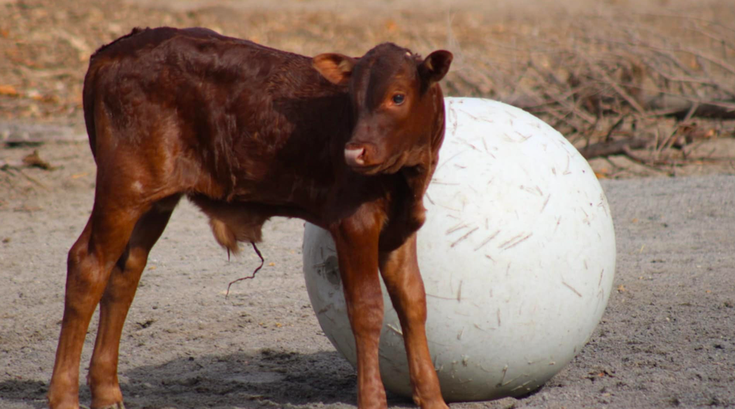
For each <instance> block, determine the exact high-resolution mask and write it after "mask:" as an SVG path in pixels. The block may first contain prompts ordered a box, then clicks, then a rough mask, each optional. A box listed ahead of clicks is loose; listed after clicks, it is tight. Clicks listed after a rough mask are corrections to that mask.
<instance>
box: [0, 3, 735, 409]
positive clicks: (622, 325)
mask: <svg viewBox="0 0 735 409" xmlns="http://www.w3.org/2000/svg"><path fill="white" fill-rule="evenodd" d="M98 3H99V4H98ZM166 3H167V2H163V1H143V0H135V1H130V2H126V3H122V2H118V1H110V2H92V1H87V0H73V1H67V0H60V1H57V2H50V1H12V0H11V1H9V0H0V52H1V53H3V55H4V56H5V57H6V58H4V59H3V58H2V57H0V139H2V141H4V142H8V141H13V142H12V143H6V144H5V145H4V146H3V147H0V284H1V285H0V408H8V409H21V408H23V409H26V408H42V407H44V406H45V393H46V391H47V388H48V381H49V378H50V375H51V369H52V365H53V358H54V353H55V348H56V342H57V337H58V333H59V329H60V320H61V316H62V307H63V288H64V280H65V261H66V252H67V251H68V249H69V247H70V246H71V244H72V243H73V242H74V241H75V240H76V238H77V236H78V234H79V233H80V232H81V230H82V228H83V226H84V223H85V222H86V218H87V217H88V214H89V210H90V209H91V204H92V199H93V188H94V175H95V170H94V162H93V161H92V158H91V155H90V153H89V148H88V145H87V142H86V137H85V135H84V130H83V127H82V125H81V124H82V123H81V111H80V106H79V104H80V93H81V78H82V76H83V74H84V69H85V65H86V60H85V59H86V58H87V57H88V55H89V53H90V52H92V51H93V50H94V49H95V48H96V47H97V46H99V45H101V44H102V43H104V42H107V41H109V40H111V39H112V38H114V37H116V36H118V35H121V34H124V33H127V32H128V31H129V30H130V28H131V27H132V26H136V25H138V26H145V25H150V26H155V25H161V24H168V25H180V26H184V25H203V26H209V27H212V28H215V29H218V30H220V31H223V32H225V33H227V34H230V35H239V36H246V34H247V36H248V37H250V38H255V39H256V40H259V41H260V42H263V43H265V44H268V45H273V46H277V47H279V48H286V49H290V50H294V51H297V52H301V53H304V54H313V53H315V52H319V51H326V50H337V51H343V52H351V51H354V52H355V53H360V52H362V51H364V49H362V48H361V47H362V45H363V44H364V43H366V42H367V43H377V42H379V41H383V40H391V41H399V40H401V39H404V40H410V39H414V40H415V37H412V34H411V33H416V32H426V33H427V38H428V40H427V41H428V43H423V44H414V45H413V46H414V47H415V48H420V49H421V51H422V52H426V51H429V48H431V47H435V46H445V45H446V44H450V45H452V44H454V46H455V47H457V46H459V45H462V46H463V47H464V49H465V50H467V49H470V48H471V45H470V44H467V45H465V44H464V43H463V41H464V38H465V37H463V36H464V35H466V33H465V32H463V31H462V30H461V29H458V28H455V35H456V37H455V38H454V39H452V38H449V36H448V35H447V29H446V27H447V25H450V26H452V27H456V21H461V22H469V23H471V24H475V25H474V26H472V27H473V29H474V30H483V29H485V28H487V27H490V26H491V24H490V23H492V24H495V25H494V26H492V27H490V28H487V30H489V31H488V33H490V34H488V36H489V35H491V34H492V33H495V35H497V36H500V37H499V38H500V39H501V40H502V39H503V38H505V37H502V36H503V35H505V34H504V33H506V31H507V26H508V25H509V24H510V23H511V22H515V23H517V24H518V25H519V26H523V27H526V28H528V29H529V30H531V29H533V27H534V24H538V25H539V26H540V27H546V26H548V24H549V23H548V22H543V18H542V17H541V16H543V15H550V16H555V18H556V23H557V24H562V25H563V24H565V22H569V21H572V20H574V19H575V18H583V17H584V16H589V15H590V14H595V13H598V12H600V10H613V11H615V12H631V13H632V12H636V13H654V12H655V13H657V14H670V15H676V14H678V13H689V15H691V14H692V13H696V15H697V16H699V18H702V19H708V20H713V19H714V20H718V19H720V21H722V22H726V21H728V20H727V19H728V16H730V15H732V14H733V10H731V9H730V8H728V7H727V5H728V4H730V3H728V2H727V1H726V0H723V1H714V0H713V1H700V2H697V3H696V4H697V5H696V7H695V6H692V4H694V3H693V2H686V1H675V0H650V1H643V2H632V1H630V2H629V1H626V0H609V1H602V2H594V7H591V6H589V3H588V2H584V1H582V0H578V1H576V0H565V1H562V2H558V3H559V4H555V5H553V6H552V5H550V4H548V2H544V1H541V0H538V1H522V2H512V1H499V2H497V4H495V5H493V7H491V6H489V5H487V4H485V2H481V1H479V0H476V1H474V0H463V1H458V2H450V1H448V0H444V1H440V2H428V1H421V0H395V1H389V0H381V1H380V2H375V3H371V4H372V5H363V6H361V7H362V8H360V7H355V6H353V5H352V3H350V2H344V1H338V0H319V1H316V0H311V1H310V0H301V1H299V0H288V1H283V2H281V3H279V7H275V6H274V5H273V4H275V3H267V4H270V5H268V6H259V5H258V4H257V3H260V2H255V1H249V0H241V1H235V0H231V1H223V2H212V1H182V2H172V3H170V4H168V5H167V4H166ZM171 4H173V6H171ZM730 7H731V4H730ZM3 8H4V10H5V11H6V13H5V14H4V15H3V13H2V11H1V10H2V9H3ZM417 9H419V10H418V11H417ZM366 10H367V11H369V15H361V14H360V13H365V12H366ZM452 13H456V14H452ZM728 13H730V14H728ZM325 15H326V17H324V16H325ZM473 15H474V16H475V17H473ZM477 16H481V17H477ZM473 18H476V21H475V20H473ZM325 19H326V20H329V21H332V22H333V23H332V24H324V20H325ZM422 19H423V20H422ZM452 19H455V20H452ZM483 19H484V20H483ZM358 20H359V21H360V22H361V23H362V25H359V26H358V25H355V21H358ZM304 21H306V22H307V24H303V22H304ZM419 21H424V22H425V23H426V25H425V26H422V25H420V24H418V23H417V22H419ZM451 21H454V23H452V22H451ZM473 21H475V22H474V23H473ZM308 22H313V24H309V23H308ZM480 22H484V23H487V24H489V25H488V26H487V27H485V26H482V25H481V24H480ZM296 23H299V24H296ZM407 23H411V24H407ZM413 23H417V24H413ZM524 24H525V26H524ZM504 27H505V28H504ZM468 30H469V29H468ZM503 30H506V31H503ZM519 30H520V29H519ZM524 30H525V28H524ZM521 31H522V30H521ZM463 33H464V34H463ZM495 38H496V39H497V38H498V37H495ZM506 39H507V38H506ZM458 62H459V63H460V64H459V65H458V66H457V67H458V68H460V67H462V65H461V59H460V60H459V61H458ZM449 80H452V79H451V78H450V79H449ZM454 81H456V82H457V83H460V82H461V81H460V80H459V79H457V78H455V79H454ZM3 87H4V88H3ZM8 87H9V88H8ZM459 89H460V88H457V90H459ZM455 95H457V94H455ZM728 129H730V128H728V126H727V125H724V126H722V128H721V132H720V133H719V137H718V138H716V140H714V139H713V140H708V141H705V142H704V143H702V144H700V145H699V147H698V149H706V150H707V152H714V153H715V157H716V159H717V160H702V161H693V162H690V163H687V164H682V163H679V164H672V165H671V166H670V167H661V166H648V165H644V164H641V163H637V162H634V161H631V160H630V159H629V158H627V157H625V156H616V157H611V158H608V159H595V160H593V161H592V164H593V166H594V167H595V170H596V171H597V172H598V174H600V175H601V176H605V175H607V176H608V177H610V178H622V179H621V180H602V181H601V183H602V184H603V187H604V189H605V191H606V194H607V197H608V200H609V202H610V207H611V209H612V212H613V219H614V222H615V227H616V234H617V243H618V265H617V272H616V278H615V289H616V291H614V292H613V294H612V296H611V299H610V302H609V305H608V309H607V311H606V314H605V315H604V317H603V320H602V322H601V323H600V325H599V326H598V328H597V330H596V331H595V333H594V334H593V336H592V338H591V340H590V342H589V343H588V344H587V346H586V347H585V348H584V349H583V350H582V351H581V352H580V354H579V355H578V356H577V357H576V358H575V359H574V361H573V362H572V363H571V364H570V365H569V366H567V367H566V368H565V369H564V370H562V371H561V372H560V373H559V374H558V375H557V376H555V377H554V378H553V379H552V380H551V381H550V382H549V383H548V384H547V385H546V386H545V387H544V388H542V389H541V390H540V391H539V392H538V393H536V394H534V395H531V396H529V397H526V398H523V399H512V398H507V399H501V400H498V401H492V402H472V403H453V404H451V405H450V406H451V407H452V408H453V409H460V408H462V409H465V408H466V409H478V408H524V407H529V408H530V407H537V408H581V407H590V408H598V407H599V408H602V407H607V408H662V407H710V406H714V407H735V272H734V271H733V266H734V265H735V252H734V251H733V244H734V243H735V233H733V231H734V228H735V212H733V211H732V209H733V207H734V206H735V176H733V174H734V173H735V167H733V165H732V163H733V160H734V159H733V158H734V157H735V154H733V152H735V138H733V136H732V133H731V132H730V131H728ZM23 140H24V141H25V142H22V141H23ZM34 150H37V151H38V157H39V158H40V159H42V161H45V162H46V163H47V164H48V165H49V166H50V168H49V169H41V168H39V167H28V166H26V165H24V164H23V158H24V157H27V156H28V155H29V154H31V153H33V151H34ZM710 158H712V155H710ZM36 164H41V165H42V163H41V162H40V161H36ZM613 166H614V167H615V171H614V172H612V171H610V169H609V168H611V167H613ZM605 169H608V170H607V171H605ZM672 174H673V175H676V176H677V177H648V176H669V175H672ZM681 175H700V176H689V177H678V176H681ZM640 176H647V177H646V178H641V177H640ZM302 232H303V222H301V221H299V220H286V219H277V220H273V221H271V222H269V223H268V224H267V225H266V231H265V240H264V243H263V245H262V246H260V249H261V251H262V252H263V255H264V256H265V258H266V265H265V267H264V269H263V270H262V271H261V273H259V275H258V278H257V279H256V280H249V281H245V282H240V283H238V284H236V285H234V286H233V289H232V291H231V292H230V295H229V297H227V298H225V290H226V288H227V284H228V283H229V282H230V281H232V280H234V279H236V278H239V277H242V276H244V275H247V274H249V273H250V272H251V271H252V269H253V268H254V267H256V266H257V264H258V260H257V257H256V256H255V254H251V253H250V252H248V251H245V252H243V255H242V256H240V257H237V258H233V259H232V260H230V261H228V259H227V256H226V254H225V253H224V252H223V251H222V249H221V248H220V247H219V246H218V245H217V244H216V242H215V241H214V239H213V238H211V233H210V231H209V227H208V224H207V222H206V220H205V218H204V217H203V216H202V215H200V214H199V213H198V212H197V211H196V210H195V209H194V208H193V207H192V206H191V205H189V204H188V203H182V204H181V205H180V207H179V208H178V209H177V211H176V212H174V216H173V218H172V221H171V223H170V224H169V226H168V228H167V229H166V231H165V233H164V235H163V237H162V238H161V240H160V241H159V244H158V245H157V246H156V247H155V248H154V250H153V252H152V254H151V257H150V260H149V263H148V266H147V267H146V272H145V274H144V276H143V279H142V282H141V285H140V288H139V290H138V295H137V297H136V300H135V303H134V304H133V307H132V309H131V312H130V315H129V317H128V320H127V325H126V327H125V330H124V333H123V340H122V343H121V347H120V349H121V356H120V368H119V369H120V380H121V383H122V388H123V393H124V394H125V398H126V405H127V407H128V408H203V407H206V408H223V409H224V408H260V407H272V408H312V407H324V408H353V407H355V405H354V402H355V394H356V387H355V380H356V377H355V374H354V370H353V369H352V367H351V366H350V365H349V364H348V363H347V362H346V361H345V360H343V359H342V358H341V357H340V356H339V355H338V353H337V352H335V350H334V348H333V347H332V345H331V344H330V343H329V341H328V340H327V338H326V337H325V335H324V334H323V332H322V331H321V329H320V328H319V325H318V323H317V321H316V318H315V316H314V313H313V311H312V310H311V306H310V303H309V300H308V297H307V294H306V290H305V285H304V279H303V274H302V270H301V238H302ZM95 328H96V323H95V322H94V321H93V323H92V325H91V326H90V333H89V335H88V337H87V343H86V344H85V350H84V355H83V358H82V368H81V370H82V377H84V375H85V374H86V369H87V362H88V361H89V358H90V354H91V347H92V342H93V334H94V329H95ZM81 399H82V403H86V404H88V403H89V393H88V391H87V390H86V388H84V387H82V392H81ZM389 400H390V402H389V403H390V405H391V407H412V404H411V402H408V401H406V400H403V399H401V398H398V397H395V396H390V398H389Z"/></svg>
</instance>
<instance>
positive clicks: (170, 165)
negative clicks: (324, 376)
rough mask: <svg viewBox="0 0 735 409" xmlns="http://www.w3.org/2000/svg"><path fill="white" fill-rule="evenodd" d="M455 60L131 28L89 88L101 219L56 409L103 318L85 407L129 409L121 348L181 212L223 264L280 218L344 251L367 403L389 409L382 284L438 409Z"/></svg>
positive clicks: (74, 267) (64, 338) (72, 404)
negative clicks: (319, 50) (432, 346)
mask: <svg viewBox="0 0 735 409" xmlns="http://www.w3.org/2000/svg"><path fill="white" fill-rule="evenodd" d="M450 64H451V54H450V53H448V52H446V51H436V52H434V53H432V54H431V55H429V56H428V57H427V58H426V59H420V58H419V57H418V56H416V55H414V54H412V53H411V52H410V51H408V50H406V49H404V48H400V47H398V46H396V45H393V44H381V45H379V46H377V47H375V48H374V49H372V50H370V51H369V52H368V53H367V54H365V55H364V56H363V57H361V58H350V57H346V56H343V55H340V54H322V55H319V56H317V57H315V58H309V57H304V56H300V55H295V54H291V53H287V52H283V51H278V50H274V49H271V48H267V47H263V46H260V45H257V44H254V43H251V42H248V41H245V40H240V39H235V38H230V37H224V36H221V35H219V34H217V33H215V32H213V31H210V30H206V29H200V28H195V29H185V30H177V29H173V28H158V29H145V30H139V29H136V30H134V31H133V32H132V33H130V34H129V35H127V36H125V37H122V38H120V39H118V40H116V41H114V42H113V43H111V44H109V45H107V46H104V47H102V48H100V49H99V50H98V51H97V52H96V53H95V54H94V55H93V56H92V58H91V60H90V64H89V70H88V72H87V75H86V77H85V80H84V95H83V97H84V101H83V102H84V118H85V122H86V125H87V132H88V134H89V143H90V148H91V150H92V153H93V155H94V156H95V161H96V163H97V184H96V190H95V203H94V207H93V209H92V215H91V216H90V219H89V222H88V223H87V226H86V227H85V229H84V231H83V233H82V234H81V236H80V237H79V239H78V240H77V242H76V243H75V244H74V246H73V247H72V249H71V250H70V251H69V258H68V267H67V286H66V299H65V307H64V308H65V309H64V319H63V321H62V329H61V335H60V337H59V346H58V349H57V354H56V363H55V365H54V373H53V376H52V380H51V387H50V390H49V404H50V406H51V407H52V408H55V409H59V408H64V409H66V408H78V397H77V389H78V387H77V385H78V379H79V359H80V355H81V348H82V344H83V342H84V337H85V334H86V331H87V327H88V325H89V321H90V318H91V316H92V313H93V312H94V309H95V307H96V306H97V305H98V304H99V305H100V306H101V307H100V325H99V329H98V335H97V342H96V344H95V350H94V354H93V357H92V362H91V364H90V369H89V385H90V388H91V391H92V407H94V408H99V407H106V406H109V405H114V404H119V403H120V402H122V394H121V392H120V388H119V385H118V381H117V348H118V344H119V341H120V334H121V331H122V326H123V323H124V320H125V316H126V314H127V311H128V308H129V306H130V303H131V302H132V300H133V297H134V295H135V288H136V286H137V283H138V280H139V279H140V275H141V274H142V271H143V269H144V267H145V263H146V260H147V256H148V252H149V251H150V249H151V248H152V247H153V245H154V244H155V242H156V240H157V239H158V237H160V235H161V233H162V232H163V229H164V228H165V226H166V223H167V222H168V219H169V217H170V215H171V212H172V211H173V210H174V208H175V206H176V203H178V201H179V199H180V198H181V197H182V196H186V197H188V198H189V199H190V200H191V201H192V202H194V203H195V204H196V205H197V206H198V207H199V208H200V209H201V210H202V211H203V212H204V213H205V214H207V215H208V216H209V218H210V224H211V226H212V231H213V233H214V236H215V239H216V240H217V242H218V243H219V244H220V245H221V246H223V247H224V248H226V249H228V250H229V251H231V252H237V251H238V245H237V243H238V242H239V241H252V242H256V241H259V240H260V239H261V228H262V225H263V223H265V222H266V221H267V220H268V219H269V218H270V217H273V216H286V217H299V218H302V219H304V220H307V221H310V222H312V223H315V224H317V225H319V226H321V227H323V228H325V229H328V230H329V231H330V232H331V234H332V237H333V238H334V240H335V244H336V246H337V252H338V256H339V265H340V271H341V275H342V279H343V285H344V289H345V298H346V301H347V305H348V312H349V315H350V321H351V323H352V329H353V332H354V334H355V339H356V342H357V350H358V404H359V406H360V407H361V408H367V407H385V405H386V403H385V393H384V391H383V387H382V383H381V380H380V376H379V371H378V349H377V345H378V339H379V335H380V326H381V321H382V314H383V306H382V296H381V295H380V284H379V280H378V271H380V274H381V275H382V276H383V279H384V280H385V282H386V285H387V287H388V290H389V292H390V295H391V299H392V300H393V304H394V306H395V307H396V311H398V312H399V316H400V318H401V324H402V326H403V332H404V334H406V335H405V342H406V350H407V353H408V358H409V364H410V368H411V380H412V383H413V386H414V399H415V401H416V402H417V403H418V404H420V405H421V406H422V407H423V408H430V407H431V408H434V407H437V408H446V405H445V404H444V402H443V400H442V398H441V394H440V390H439V385H438V380H437V377H436V373H435V372H434V369H433V367H432V365H431V360H430V356H429V351H428V347H427V343H426V335H425V331H424V323H425V320H426V305H425V294H424V290H423V284H422V282H421V277H420V274H419V271H418V265H417V262H416V255H415V253H416V235H415V232H416V230H418V229H419V228H420V227H421V225H422V224H423V221H424V218H425V215H424V212H425V211H424V207H423V201H422V198H423V195H424V192H425V191H426V188H427V186H428V184H429V181H430V180H431V175H432V173H433V172H434V169H435V168H436V164H437V160H438V151H439V147H440V146H441V142H442V139H443V136H444V103H443V97H442V92H441V88H440V87H439V85H438V81H439V80H440V79H441V78H442V77H443V76H444V75H445V74H446V72H447V70H448V69H449V65H450Z"/></svg>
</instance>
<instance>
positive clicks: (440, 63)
mask: <svg viewBox="0 0 735 409" xmlns="http://www.w3.org/2000/svg"><path fill="white" fill-rule="evenodd" d="M452 59H454V56H453V55H452V53H450V52H449V51H446V50H437V51H434V52H433V53H431V54H429V56H428V57H426V59H425V60H424V61H423V62H422V63H421V65H419V73H420V74H421V77H422V78H423V79H424V80H426V81H427V82H428V84H429V85H431V84H433V83H435V82H439V81H440V80H441V79H442V78H444V76H445V75H447V72H448V71H449V66H450V65H452Z"/></svg>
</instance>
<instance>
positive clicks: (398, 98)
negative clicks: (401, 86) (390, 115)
mask: <svg viewBox="0 0 735 409" xmlns="http://www.w3.org/2000/svg"><path fill="white" fill-rule="evenodd" d="M405 100H406V96H405V95H403V94H395V95H393V103H394V104H396V105H401V104H402V103H403V101H405Z"/></svg>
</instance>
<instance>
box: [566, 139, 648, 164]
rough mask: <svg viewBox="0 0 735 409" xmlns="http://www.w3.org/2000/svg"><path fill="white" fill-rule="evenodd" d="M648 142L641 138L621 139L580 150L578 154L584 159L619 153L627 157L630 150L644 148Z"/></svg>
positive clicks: (594, 144)
mask: <svg viewBox="0 0 735 409" xmlns="http://www.w3.org/2000/svg"><path fill="white" fill-rule="evenodd" d="M649 142H650V141H649V140H647V139H642V138H629V139H621V140H617V141H613V142H598V143H593V144H591V145H589V146H587V147H585V148H582V149H580V150H579V153H581V154H582V156H584V157H585V159H592V158H596V157H607V156H610V155H619V154H621V153H625V154H626V155H628V151H630V150H631V149H641V148H645V147H646V145H648V143H649ZM628 156H630V155H628Z"/></svg>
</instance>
